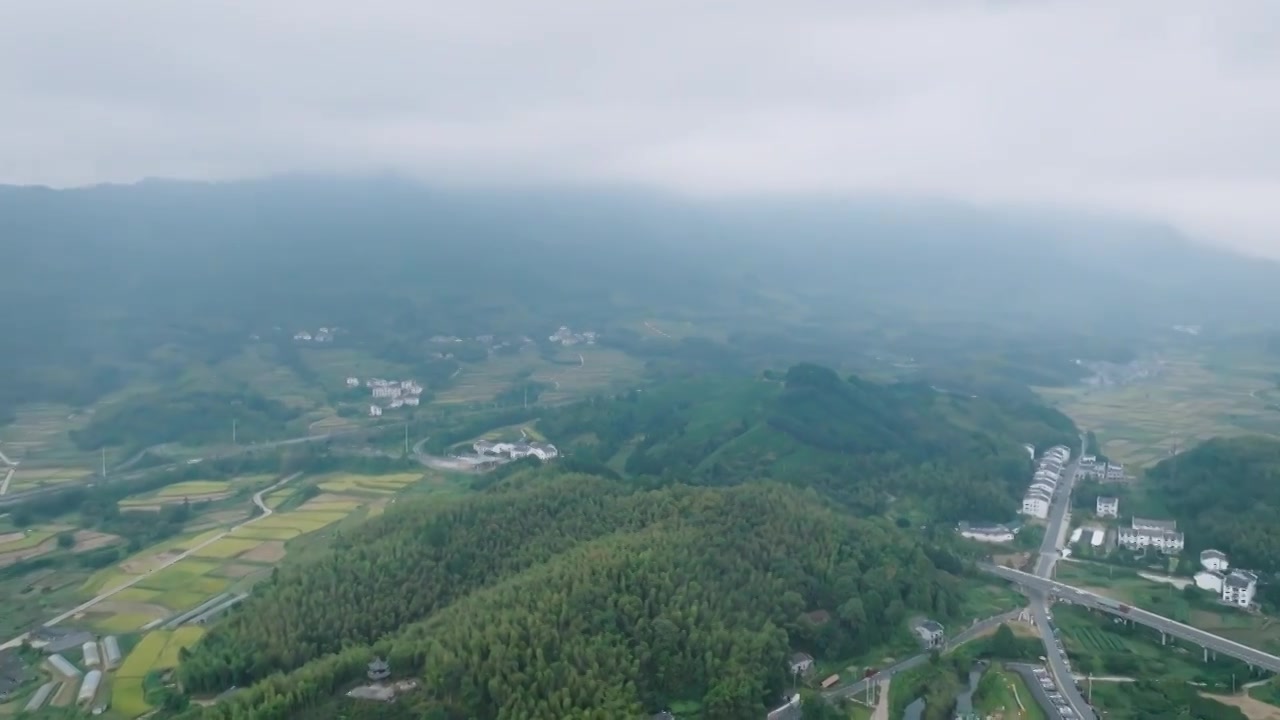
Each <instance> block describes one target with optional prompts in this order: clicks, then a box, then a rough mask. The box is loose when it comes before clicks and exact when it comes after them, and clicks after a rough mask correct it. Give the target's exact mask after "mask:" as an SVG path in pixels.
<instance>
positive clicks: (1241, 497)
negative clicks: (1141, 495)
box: [1147, 437, 1280, 572]
mask: <svg viewBox="0 0 1280 720" xmlns="http://www.w3.org/2000/svg"><path fill="white" fill-rule="evenodd" d="M1147 480H1148V482H1150V483H1152V484H1153V485H1154V486H1155V487H1154V488H1153V489H1152V490H1153V491H1154V492H1155V493H1157V494H1158V496H1159V497H1160V498H1161V500H1162V502H1163V503H1164V504H1165V505H1166V506H1167V507H1168V508H1169V510H1170V511H1171V512H1172V513H1173V515H1174V517H1175V518H1176V519H1177V520H1178V523H1179V525H1180V529H1184V530H1185V531H1186V535H1187V542H1188V545H1189V546H1193V549H1196V550H1200V549H1204V548H1210V547H1212V548H1216V549H1218V550H1221V551H1223V552H1225V553H1227V554H1228V556H1229V557H1230V558H1231V564H1232V565H1234V566H1237V567H1243V568H1249V569H1252V570H1258V571H1263V572H1276V571H1280V523H1277V522H1276V518H1277V517H1280V440H1277V439H1274V438H1266V437H1237V438H1214V439H1212V440H1208V441H1206V442H1203V443H1201V444H1200V445H1197V446H1196V447H1194V448H1192V449H1191V450H1188V451H1187V452H1184V453H1181V454H1179V455H1178V456H1177V457H1176V458H1169V459H1166V460H1164V461H1162V462H1161V463H1160V464H1158V465H1156V466H1155V467H1154V468H1151V469H1150V470H1148V471H1147Z"/></svg>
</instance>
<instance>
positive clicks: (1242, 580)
mask: <svg viewBox="0 0 1280 720" xmlns="http://www.w3.org/2000/svg"><path fill="white" fill-rule="evenodd" d="M1256 582H1258V576H1257V575H1254V574H1253V573H1251V572H1249V571H1248V570H1232V571H1231V574H1230V575H1228V576H1227V585H1229V586H1231V587H1235V588H1243V587H1248V586H1250V585H1253V584H1254V583H1256Z"/></svg>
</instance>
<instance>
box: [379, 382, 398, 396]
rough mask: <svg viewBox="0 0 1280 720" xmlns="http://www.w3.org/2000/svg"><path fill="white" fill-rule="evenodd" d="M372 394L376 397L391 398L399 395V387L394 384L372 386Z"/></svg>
mask: <svg viewBox="0 0 1280 720" xmlns="http://www.w3.org/2000/svg"><path fill="white" fill-rule="evenodd" d="M373 396H374V397H376V398H381V397H385V398H393V397H399V396H400V388H398V387H395V386H394V385H378V386H375V387H374V388H373Z"/></svg>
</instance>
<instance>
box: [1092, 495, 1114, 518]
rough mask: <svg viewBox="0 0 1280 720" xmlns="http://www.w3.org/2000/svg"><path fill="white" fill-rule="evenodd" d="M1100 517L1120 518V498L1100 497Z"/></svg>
mask: <svg viewBox="0 0 1280 720" xmlns="http://www.w3.org/2000/svg"><path fill="white" fill-rule="evenodd" d="M1097 514H1098V517H1118V516H1119V515H1120V498H1114V497H1103V496H1101V495H1099V496H1098V507H1097Z"/></svg>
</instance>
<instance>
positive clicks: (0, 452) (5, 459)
mask: <svg viewBox="0 0 1280 720" xmlns="http://www.w3.org/2000/svg"><path fill="white" fill-rule="evenodd" d="M0 461H3V462H4V464H5V465H12V466H14V467H18V463H16V462H14V461H12V460H10V459H9V456H8V455H5V454H4V451H3V450H0Z"/></svg>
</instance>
